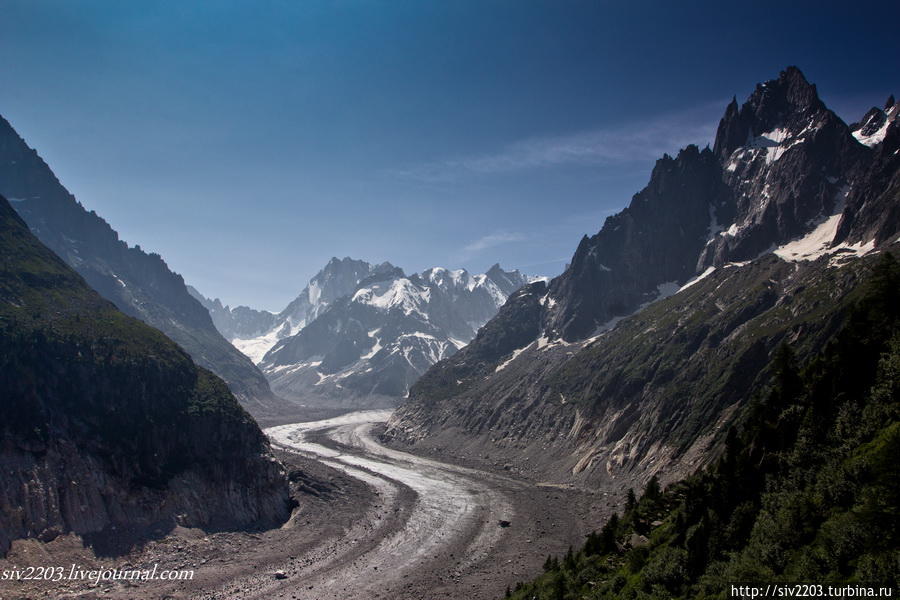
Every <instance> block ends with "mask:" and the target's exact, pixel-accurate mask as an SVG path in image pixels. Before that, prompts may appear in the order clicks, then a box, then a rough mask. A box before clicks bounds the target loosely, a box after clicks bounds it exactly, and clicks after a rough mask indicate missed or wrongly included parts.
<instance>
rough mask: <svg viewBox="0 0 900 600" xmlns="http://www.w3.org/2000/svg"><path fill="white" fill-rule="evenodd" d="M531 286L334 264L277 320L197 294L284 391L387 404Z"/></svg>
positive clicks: (492, 277) (304, 397) (497, 275)
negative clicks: (518, 291)
mask: <svg viewBox="0 0 900 600" xmlns="http://www.w3.org/2000/svg"><path fill="white" fill-rule="evenodd" d="M527 281H528V280H527V279H526V277H524V276H523V275H522V274H521V273H519V272H518V271H504V270H503V269H501V268H500V266H499V265H494V266H493V267H491V269H490V270H488V272H487V273H484V274H479V275H471V274H469V273H468V272H467V271H465V270H464V269H460V270H456V271H449V270H447V269H444V268H438V267H436V268H433V269H429V270H427V271H425V272H423V273H422V274H421V275H419V274H414V275H411V276H407V275H405V274H404V272H403V271H402V270H401V269H399V268H397V267H394V266H393V265H391V264H390V263H386V262H385V263H381V264H378V265H373V264H369V263H367V262H365V261H360V260H353V259H350V258H344V259H338V258H333V259H331V261H329V263H328V264H327V265H326V266H325V268H323V269H322V270H321V271H320V272H319V273H318V274H316V276H315V277H313V278H312V279H311V280H310V282H309V285H307V286H306V288H304V290H303V291H302V292H301V293H300V295H299V296H298V297H297V298H296V299H295V300H293V301H292V302H291V303H290V304H289V305H288V306H287V307H286V308H285V309H284V310H283V311H281V312H280V313H279V314H277V315H275V314H272V313H268V312H261V311H254V310H253V309H249V308H247V307H237V308H235V309H230V308H228V307H225V306H222V303H221V302H219V301H218V300H209V299H206V298H204V297H203V296H202V295H200V294H199V293H197V292H196V290H193V293H194V294H195V295H196V297H197V298H198V299H199V300H200V301H201V302H202V303H203V304H204V306H206V307H207V308H208V309H209V311H210V314H211V315H212V318H213V321H214V322H215V323H216V325H217V326H218V327H219V329H220V331H222V333H223V334H224V335H225V336H226V337H229V339H231V342H232V343H233V344H234V345H235V346H236V347H238V348H240V349H241V350H243V351H244V352H245V353H247V355H248V356H251V357H252V358H254V359H255V360H256V361H257V362H258V363H259V365H260V367H261V368H262V369H263V372H264V373H265V374H266V376H267V377H268V378H269V380H270V382H271V384H272V387H273V389H274V390H275V392H276V393H278V394H279V395H282V396H284V397H286V398H289V399H294V400H298V401H302V402H304V403H309V402H312V403H316V404H322V403H324V404H328V405H332V406H334V405H345V406H351V405H352V406H383V405H394V404H396V403H397V401H398V400H399V399H400V398H402V397H403V396H405V395H406V393H407V391H408V390H409V386H410V385H412V383H413V382H415V380H416V379H417V378H418V377H419V376H420V375H421V374H422V373H423V372H425V370H426V369H427V368H428V367H430V366H431V365H432V364H434V363H435V362H437V361H438V360H440V359H442V358H445V357H447V356H450V355H451V354H453V353H454V352H456V351H457V350H458V349H459V348H461V347H463V346H464V345H465V344H466V343H467V342H468V341H469V340H471V339H472V338H473V337H474V336H475V333H476V331H477V330H478V328H479V327H481V325H483V324H484V323H485V322H487V320H488V319H490V318H491V317H492V316H493V315H494V314H496V312H497V309H498V308H499V307H500V306H502V305H503V303H504V302H505V301H506V298H507V297H508V296H509V295H510V294H511V293H512V292H514V291H515V290H516V289H518V288H519V287H521V286H523V285H525V284H526V283H527Z"/></svg>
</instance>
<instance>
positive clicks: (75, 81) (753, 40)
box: [0, 0, 900, 310]
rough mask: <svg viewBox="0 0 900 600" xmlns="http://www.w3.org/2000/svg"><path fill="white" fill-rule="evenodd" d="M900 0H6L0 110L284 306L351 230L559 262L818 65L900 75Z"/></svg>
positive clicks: (223, 287) (368, 255)
mask: <svg viewBox="0 0 900 600" xmlns="http://www.w3.org/2000/svg"><path fill="white" fill-rule="evenodd" d="M898 18H900V9H898V5H897V4H896V3H892V2H877V3H875V2H873V3H867V2H854V3H853V4H852V5H849V4H847V3H846V2H834V3H828V2H822V1H817V2H805V1H795V2H767V1H753V2H735V3H721V2H700V1H696V2H668V1H665V2H663V1H660V2H639V1H638V2H635V1H631V2H627V3H624V2H622V3H612V2H601V1H595V2H580V1H576V0H566V1H558V0H554V1H550V0H548V1H546V2H538V1H532V0H506V1H492V0H477V1H466V0H454V1H441V2H437V1H435V2H426V1H423V0H418V1H408V2H407V1H402V0H392V1H378V2H375V1H365V0H359V1H356V2H351V1H341V2H317V1H313V0H307V1H303V2H294V1H277V0H270V1H263V2H260V1H250V0H247V1H241V2H236V1H227V0H216V1H210V2H161V1H157V2H153V1H145V2H121V1H114V0H109V1H94V0H78V1H70V0H59V1H55V2H50V1H44V0H23V1H21V2H20V1H17V0H0V74H2V85H0V114H2V115H3V116H5V117H6V118H7V119H9V120H10V122H11V123H12V124H13V126H14V127H16V128H17V130H18V131H19V133H20V134H21V135H22V136H23V137H25V139H26V141H27V142H28V143H29V144H30V145H31V146H33V147H35V148H37V149H38V151H39V153H40V154H41V155H42V156H43V157H44V159H45V160H47V162H48V163H49V164H50V166H51V167H52V168H53V169H54V171H55V172H56V174H57V175H58V176H59V178H60V179H61V181H62V182H63V184H64V185H66V186H67V187H68V188H69V189H70V191H72V192H73V193H74V194H75V196H76V197H77V198H78V199H79V200H80V201H81V202H82V203H83V204H84V205H85V206H86V207H88V208H89V209H94V210H96V211H97V212H98V213H99V214H100V215H102V216H103V217H104V218H106V219H107V221H109V222H110V224H111V225H112V226H113V227H114V228H115V229H116V230H118V231H119V233H120V234H121V236H122V238H123V239H125V240H126V241H128V242H130V243H132V244H140V245H141V246H142V247H143V248H144V249H146V250H152V251H157V252H159V253H161V254H162V256H163V257H164V258H165V259H166V261H167V262H168V263H169V265H170V267H172V268H173V269H174V270H175V271H177V272H179V273H181V274H182V275H184V277H185V279H186V280H187V281H188V282H189V283H191V284H193V285H195V286H196V287H197V288H198V289H200V290H201V291H202V292H204V293H205V294H207V295H210V296H218V297H220V298H222V300H223V301H225V302H227V303H230V304H232V305H235V304H249V305H251V306H254V307H258V308H267V309H271V310H280V309H281V308H283V307H284V305H285V304H286V303H287V302H288V301H289V300H290V299H291V298H293V297H294V296H295V295H296V293H297V292H299V290H300V289H301V288H302V287H303V285H304V284H305V281H306V280H307V279H308V278H309V277H311V276H312V275H313V274H315V272H316V271H317V270H318V269H319V268H320V267H321V266H322V265H323V264H324V263H325V262H326V261H327V260H328V259H329V258H330V257H331V256H333V255H337V256H347V255H349V256H353V257H357V258H363V259H366V260H370V261H383V260H389V261H391V262H393V263H394V264H397V265H399V266H401V267H403V268H404V269H406V270H407V271H408V272H413V271H418V270H421V269H423V268H427V267H430V266H434V265H442V266H447V267H452V268H456V267H466V268H468V269H470V270H472V271H481V270H484V269H486V268H487V267H489V266H490V265H491V264H493V263H494V262H497V261H499V262H500V263H501V264H502V265H503V266H505V267H517V268H521V269H523V270H525V271H526V272H529V273H534V274H547V275H555V274H557V273H558V272H560V271H561V270H562V268H563V266H564V264H565V262H566V260H567V259H568V258H569V257H570V256H571V254H572V252H573V250H574V248H575V246H576V245H577V243H578V240H579V239H580V237H581V236H582V235H583V234H586V233H587V234H593V233H595V232H596V231H597V230H598V229H599V228H600V226H601V225H602V222H603V219H604V218H605V217H606V216H607V215H609V214H611V213H613V212H615V211H617V210H619V209H621V208H622V207H623V206H625V205H626V204H627V203H628V201H629V200H630V198H631V196H632V194H634V193H635V192H637V191H638V190H639V189H640V188H641V187H642V186H643V185H644V184H645V183H646V181H647V178H648V175H649V171H650V169H651V168H652V165H653V161H654V160H655V158H657V157H658V156H660V155H661V154H662V153H663V152H669V153H673V152H676V151H677V150H678V148H679V147H681V146H683V145H685V144H687V143H691V142H696V143H700V144H705V143H707V142H708V141H710V140H711V138H712V135H713V133H714V130H715V126H716V124H717V122H718V119H719V118H720V116H721V114H722V111H723V109H724V106H725V104H726V103H727V101H728V100H730V98H731V96H732V95H737V96H738V99H739V100H742V99H743V98H745V97H746V95H747V94H748V93H749V92H750V91H751V90H752V89H753V86H754V85H755V84H756V82H758V81H763V80H766V79H770V78H772V77H775V76H777V74H778V72H779V70H781V69H782V68H783V67H785V66H787V65H789V64H796V65H798V66H799V67H800V68H801V69H802V70H803V71H804V73H805V74H806V76H807V78H809V79H810V80H811V81H813V82H814V83H816V84H817V85H818V88H819V91H820V94H821V95H822V97H823V98H824V100H825V102H826V103H827V104H828V105H829V106H831V107H832V108H834V109H835V110H836V111H837V112H838V114H839V115H841V116H842V117H843V118H844V119H845V120H848V121H852V120H853V119H854V118H857V117H858V116H861V115H862V113H863V112H864V111H865V110H866V109H867V108H868V107H869V106H871V105H873V104H881V103H882V102H883V101H884V99H885V98H886V97H887V95H888V94H889V93H896V92H900V61H898V57H900V36H897V35H896V30H895V27H896V23H897V22H898Z"/></svg>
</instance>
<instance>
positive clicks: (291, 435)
mask: <svg viewBox="0 0 900 600" xmlns="http://www.w3.org/2000/svg"><path fill="white" fill-rule="evenodd" d="M389 414H390V412H389V411H366V412H359V413H350V414H347V415H343V416H339V417H334V418H330V419H326V420H322V421H316V422H307V423H295V424H288V425H279V426H274V427H270V428H269V429H267V430H266V433H267V434H268V435H269V436H270V438H271V439H272V441H273V444H274V445H275V446H276V447H277V448H278V449H279V450H278V452H279V457H280V458H281V459H282V460H284V461H285V463H286V464H287V465H288V466H289V468H290V473H291V481H292V487H293V489H294V493H295V497H296V498H297V500H298V502H299V503H300V506H299V507H298V509H297V510H296V511H295V512H294V515H293V516H292V518H291V520H290V521H289V522H288V523H287V524H286V525H285V526H283V527H282V528H280V529H277V530H272V531H265V532H258V533H247V532H238V533H212V534H205V533H203V532H200V531H197V530H188V529H178V530H176V531H174V532H172V533H171V534H169V535H167V536H166V537H164V538H162V539H160V540H157V541H153V542H150V543H147V544H145V545H144V547H143V548H141V549H140V550H137V551H134V552H132V553H130V554H128V555H125V556H119V557H115V558H105V559H97V558H95V557H94V556H93V553H92V552H91V551H89V550H87V549H85V548H84V547H83V546H82V545H81V543H80V541H79V540H78V539H76V538H74V537H72V536H64V537H61V538H58V539H57V540H54V541H53V542H51V543H48V544H40V543H38V542H35V541H27V542H17V543H16V544H15V545H14V547H13V550H12V552H11V553H10V555H9V556H8V557H7V559H6V560H3V561H0V569H2V568H9V567H10V566H11V565H18V566H25V565H34V566H37V565H56V564H64V565H68V564H70V563H73V562H74V563H76V564H78V565H79V566H82V567H97V566H103V567H108V568H112V567H115V568H140V569H143V568H152V566H153V565H154V564H159V568H160V569H176V568H177V569H193V570H194V572H195V575H194V579H193V580H192V581H188V582H177V583H168V582H161V581H154V582H137V583H133V584H127V585H125V584H120V583H115V584H109V585H102V584H101V585H100V586H99V587H94V586H92V585H88V584H84V583H77V582H67V583H55V584H50V583H48V584H37V583H35V582H32V583H31V584H29V585H27V586H26V585H24V584H22V583H18V584H12V585H11V584H10V582H0V597H2V598H24V597H28V598H84V599H88V598H103V599H107V598H109V599H125V598H128V599H151V598H171V599H176V598H177V599H181V598H185V599H186V598H208V599H220V598H240V599H251V598H260V599H262V598H266V599H268V598H272V599H277V598H286V599H292V600H294V599H317V600H327V599H341V600H353V599H355V598H360V599H363V598H365V599H369V598H385V599H390V600H404V599H413V598H416V599H454V598H465V599H466V600H475V599H479V598H498V597H502V595H503V593H504V591H505V589H506V587H507V586H514V585H515V583H516V582H517V581H522V580H528V579H531V578H532V577H533V576H534V575H536V574H537V573H539V572H540V570H541V566H542V564H543V562H544V560H545V558H546V556H547V555H548V554H562V553H564V552H565V551H566V549H567V548H568V547H569V545H573V546H576V547H578V546H580V545H581V543H582V542H583V539H584V535H586V534H587V533H588V532H589V531H590V529H592V528H599V526H600V525H601V524H602V523H603V522H604V521H605V519H606V517H607V516H608V514H609V511H610V510H611V509H610V508H609V507H608V506H607V501H606V498H604V497H603V496H600V495H597V494H591V493H588V492H585V491H580V490H575V489H572V488H569V487H567V486H557V485H554V484H553V483H552V482H534V481H525V480H522V479H518V478H514V477H512V476H510V474H509V473H508V472H505V471H502V470H498V471H497V472H488V471H484V470H477V469H472V468H467V467H462V466H458V465H454V464H450V463H448V462H442V461H439V460H436V459H434V458H422V457H419V456H415V455H412V454H409V453H406V452H400V451H397V450H393V449H390V448H386V447H385V446H383V445H381V444H380V443H379V442H378V441H377V432H378V430H379V428H380V427H381V426H382V424H383V422H384V421H385V420H386V419H387V417H388V416H389ZM501 521H508V522H509V526H506V527H503V526H501V524H500V522H501ZM277 571H282V572H283V574H284V576H285V578H283V579H277V578H276V577H275V573H276V572H277Z"/></svg>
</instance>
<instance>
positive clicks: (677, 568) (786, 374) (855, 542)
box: [512, 254, 900, 599]
mask: <svg viewBox="0 0 900 600" xmlns="http://www.w3.org/2000/svg"><path fill="white" fill-rule="evenodd" d="M856 296H857V301H856V303H855V305H854V307H853V308H852V309H851V310H850V311H849V315H848V316H847V318H846V320H845V324H844V326H843V328H842V329H841V331H840V333H838V334H837V335H835V336H834V337H833V339H832V341H831V342H830V343H829V344H828V345H827V346H826V347H825V348H824V349H822V350H821V351H820V352H819V353H818V354H817V355H815V357H814V358H812V359H811V360H810V361H809V362H808V363H807V364H806V365H805V367H804V368H803V369H802V370H801V369H798V368H797V366H796V365H795V364H794V359H793V354H792V352H791V351H790V350H789V349H787V347H785V349H784V350H782V351H779V352H778V353H777V354H776V357H775V359H774V360H773V364H772V365H771V369H770V370H771V373H772V375H771V376H770V385H769V386H768V391H767V393H765V394H764V395H762V396H761V397H760V399H758V400H757V401H756V402H754V403H753V404H752V405H751V406H750V408H749V409H748V410H747V412H746V414H745V417H744V419H743V426H742V428H741V429H740V431H739V432H738V431H737V430H732V431H731V432H730V433H729V436H728V440H727V442H726V452H725V454H724V455H723V456H722V458H721V459H720V460H719V461H718V462H717V463H715V464H714V465H713V466H711V467H710V468H707V469H705V470H704V471H702V472H700V473H698V474H697V475H695V476H692V477H690V478H688V479H687V480H685V481H683V482H681V483H678V484H675V485H673V486H670V487H669V488H668V489H667V490H666V491H665V492H659V491H658V488H656V487H655V485H654V483H655V482H652V483H651V485H650V486H649V489H648V490H647V491H646V492H645V494H644V495H643V497H642V498H641V501H640V502H638V503H635V504H634V505H632V506H630V507H628V508H627V509H626V511H625V513H624V516H623V517H622V518H620V519H619V518H616V519H614V520H612V521H611V522H610V523H609V524H607V526H606V527H605V528H604V530H603V531H602V532H600V533H599V534H597V535H594V536H592V537H591V538H589V539H588V542H587V544H586V545H585V547H583V548H582V549H580V550H578V551H577V552H572V553H570V554H569V555H567V556H566V557H563V558H562V559H548V562H547V565H546V572H545V573H544V574H543V575H541V576H540V577H538V578H537V579H536V580H534V581H533V582H530V583H527V584H523V585H521V586H520V587H519V588H517V589H516V590H515V591H514V592H513V593H512V596H513V597H515V598H523V599H524V598H541V599H567V598H705V597H715V598H724V597H726V595H727V584H728V583H732V582H753V581H762V582H772V581H786V582H791V581H808V582H817V583H829V582H831V583H846V582H879V583H882V584H888V585H894V586H896V585H897V572H898V569H897V566H898V564H900V550H898V548H900V533H898V506H900V498H898V495H900V465H898V463H897V460H896V457H897V456H900V422H898V421H900V404H898V393H900V266H898V264H897V262H896V261H895V260H894V259H893V258H892V257H891V256H890V255H888V254H885V256H884V258H883V259H882V261H881V262H880V263H879V264H878V266H877V267H876V269H875V270H874V271H873V273H872V274H871V275H870V276H869V277H868V278H867V281H866V283H865V284H864V285H862V286H860V288H859V292H858V294H856ZM638 535H642V536H645V537H646V539H647V541H646V543H644V540H643V539H642V538H639V537H637V536H638Z"/></svg>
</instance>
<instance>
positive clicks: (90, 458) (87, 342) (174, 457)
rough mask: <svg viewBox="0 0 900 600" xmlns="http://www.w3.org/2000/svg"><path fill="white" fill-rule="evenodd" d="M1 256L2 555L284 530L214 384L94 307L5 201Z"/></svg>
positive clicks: (252, 427) (272, 482)
mask: <svg viewBox="0 0 900 600" xmlns="http://www.w3.org/2000/svg"><path fill="white" fill-rule="evenodd" d="M0 254H2V255H3V259H4V260H3V263H2V266H0V330H2V333H3V335H2V336H0V340H2V343H0V365H2V366H3V368H2V369H0V372H2V376H0V388H2V392H3V397H4V402H5V407H4V408H5V411H6V417H7V418H5V419H4V420H3V423H2V425H0V437H2V441H3V443H2V445H0V455H2V456H0V458H2V461H3V465H4V469H3V473H2V474H0V503H2V504H3V505H4V506H6V507H16V508H15V509H14V510H4V511H3V512H2V515H0V552H2V553H5V552H6V551H7V550H8V549H9V547H10V544H11V543H12V541H14V540H16V539H19V538H26V537H28V538H38V539H40V540H42V541H49V540H51V539H53V538H55V537H56V536H58V535H61V534H64V533H68V532H73V533H75V534H78V535H80V536H82V537H83V538H84V539H85V541H86V542H88V543H99V544H104V543H110V542H112V543H113V546H115V545H116V544H117V543H125V542H127V541H128V539H129V536H132V535H134V536H136V537H135V539H140V538H142V537H143V536H145V535H149V533H148V532H150V531H151V530H162V531H167V530H169V529H171V528H172V527H174V526H176V525H179V524H180V525H183V526H188V527H201V528H205V529H211V530H215V529H223V528H224V529H228V528H246V527H271V526H275V525H279V524H280V523H282V522H284V521H285V520H286V519H287V517H288V516H289V514H290V510H291V505H290V499H289V495H288V487H287V479H286V477H285V474H284V472H283V470H282V468H281V467H280V465H279V464H278V463H277V461H275V459H274V457H273V456H272V454H271V451H270V449H269V445H268V441H267V440H266V438H265V437H264V436H263V434H262V432H261V431H260V430H259V428H258V426H257V425H256V423H255V421H254V420H253V418H252V417H251V416H250V415H249V414H248V413H247V412H246V411H245V410H244V409H243V408H241V406H240V405H239V404H238V402H237V401H236V400H235V397H234V396H233V395H232V393H231V392H230V391H229V390H228V388H227V387H226V385H225V384H224V382H223V381H222V380H221V379H219V378H218V377H216V376H215V375H213V374H212V373H210V372H209V371H207V370H205V369H203V368H200V367H197V366H196V365H195V364H194V363H193V362H192V361H191V359H190V357H189V356H188V355H187V353H186V352H185V351H184V350H182V349H181V348H180V347H179V346H178V345H176V344H175V343H174V342H173V341H171V340H170V339H169V338H168V337H166V336H165V335H163V334H162V333H161V332H159V331H158V330H156V329H154V328H152V327H150V326H148V325H146V324H144V323H142V322H141V321H139V320H137V319H134V318H132V317H130V316H128V315H125V314H124V313H122V312H120V311H119V310H118V309H117V308H116V307H115V306H114V305H113V303H111V302H109V301H107V300H105V299H103V298H101V296H100V295H99V294H98V293H97V292H95V291H94V290H93V289H91V288H90V287H89V286H88V284H87V283H86V281H85V280H84V279H83V278H82V277H81V276H80V275H78V274H77V273H76V272H75V271H74V270H73V269H71V268H70V267H69V266H68V265H67V264H66V263H65V262H64V261H62V260H61V259H60V258H59V257H58V256H57V255H56V254H55V253H53V252H52V251H51V250H50V249H48V248H47V247H46V246H44V245H43V244H41V243H40V241H39V240H38V239H37V238H36V237H35V236H34V235H33V234H32V233H31V232H30V230H29V228H28V226H27V225H26V223H25V222H24V221H23V220H22V219H21V218H20V217H19V215H18V214H17V213H16V212H15V211H14V210H13V209H12V208H11V207H10V205H9V204H8V203H7V201H6V200H5V198H3V197H2V196H0ZM104 539H106V540H107V541H106V542H104V541H103V540H104Z"/></svg>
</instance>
